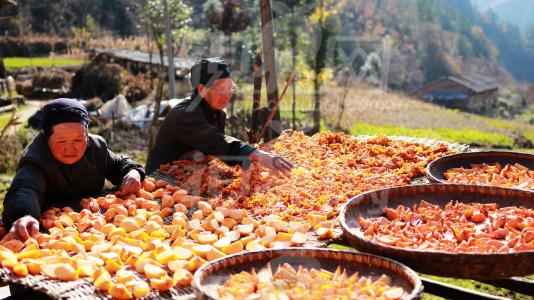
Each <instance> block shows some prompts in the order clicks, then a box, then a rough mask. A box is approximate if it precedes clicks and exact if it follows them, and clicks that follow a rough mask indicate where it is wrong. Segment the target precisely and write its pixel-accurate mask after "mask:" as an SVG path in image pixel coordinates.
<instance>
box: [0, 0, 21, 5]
mask: <svg viewBox="0 0 534 300" xmlns="http://www.w3.org/2000/svg"><path fill="white" fill-rule="evenodd" d="M5 5H17V2H16V1H15V0H0V6H5Z"/></svg>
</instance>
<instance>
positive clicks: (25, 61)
mask: <svg viewBox="0 0 534 300" xmlns="http://www.w3.org/2000/svg"><path fill="white" fill-rule="evenodd" d="M85 62H86V60H83V59H77V58H70V57H32V58H30V57H4V65H5V67H6V69H8V70H13V69H20V68H27V67H58V66H77V65H82V64H84V63H85Z"/></svg>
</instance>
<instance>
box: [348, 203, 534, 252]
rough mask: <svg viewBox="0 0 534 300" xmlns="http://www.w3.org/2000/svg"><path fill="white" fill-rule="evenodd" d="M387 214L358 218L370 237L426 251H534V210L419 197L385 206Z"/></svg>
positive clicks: (402, 246) (378, 240) (366, 235)
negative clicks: (411, 203)
mask: <svg viewBox="0 0 534 300" xmlns="http://www.w3.org/2000/svg"><path fill="white" fill-rule="evenodd" d="M384 214H385V216H383V217H378V218H367V219H366V218H363V217H361V216H360V218H359V220H358V221H359V223H360V226H361V228H362V229H363V231H364V235H365V237H366V238H368V239H369V240H371V241H375V242H377V243H380V244H385V245H389V246H396V247H401V248H407V249H418V250H423V251H434V250H439V251H449V252H473V253H513V252H519V251H528V250H534V210H532V209H527V208H523V207H515V206H510V207H502V208H499V207H498V205H497V204H495V203H484V204H482V203H461V202H457V201H450V202H449V203H448V204H447V205H445V207H444V208H441V207H440V206H438V205H433V204H430V203H428V202H426V201H421V202H420V204H419V205H418V206H415V205H414V206H413V207H412V208H409V207H405V206H403V205H400V206H398V207H397V208H395V209H391V208H385V209H384Z"/></svg>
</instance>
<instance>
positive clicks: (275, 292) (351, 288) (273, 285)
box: [218, 263, 406, 300]
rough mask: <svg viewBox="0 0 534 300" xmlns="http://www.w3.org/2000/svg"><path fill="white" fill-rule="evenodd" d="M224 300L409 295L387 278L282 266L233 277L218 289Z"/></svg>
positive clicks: (391, 298) (392, 298)
mask: <svg viewBox="0 0 534 300" xmlns="http://www.w3.org/2000/svg"><path fill="white" fill-rule="evenodd" d="M218 293H219V296H220V297H221V299H228V300H234V299H236V300H237V299H290V300H291V299H310V300H320V299H384V300H396V299H401V298H402V297H403V296H404V295H406V292H405V291H404V289H403V288H401V287H398V286H394V285H392V284H391V279H390V278H389V277H388V276H387V275H382V276H380V277H377V278H372V277H365V276H360V274H358V272H356V273H354V274H352V275H349V274H348V273H347V271H346V270H341V268H339V267H338V268H337V269H336V271H335V272H330V271H328V270H324V269H315V268H306V267H303V266H299V267H298V268H296V269H295V268H294V267H293V266H291V265H290V264H287V263H285V264H282V265H280V266H279V267H278V269H277V270H276V272H273V271H272V270H271V265H270V264H269V265H267V266H266V267H264V268H262V269H260V270H259V271H258V272H256V270H255V269H252V271H250V272H246V271H242V272H240V273H237V274H233V275H231V276H230V278H229V279H228V280H227V281H226V282H225V283H224V285H222V286H221V287H219V288H218Z"/></svg>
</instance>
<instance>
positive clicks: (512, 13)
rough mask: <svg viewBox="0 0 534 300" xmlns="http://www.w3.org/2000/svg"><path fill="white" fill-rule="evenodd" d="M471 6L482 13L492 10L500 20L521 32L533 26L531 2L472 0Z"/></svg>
mask: <svg viewBox="0 0 534 300" xmlns="http://www.w3.org/2000/svg"><path fill="white" fill-rule="evenodd" d="M473 4H475V5H476V6H477V7H478V8H479V9H480V11H482V12H483V13H484V12H487V11H488V10H492V11H493V12H494V13H495V14H496V15H497V16H499V18H500V19H502V20H505V21H508V22H510V23H512V24H515V25H517V26H518V27H519V29H520V30H521V31H524V30H525V29H526V28H527V26H528V25H530V24H534V1H533V0H507V1H495V0H473Z"/></svg>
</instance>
